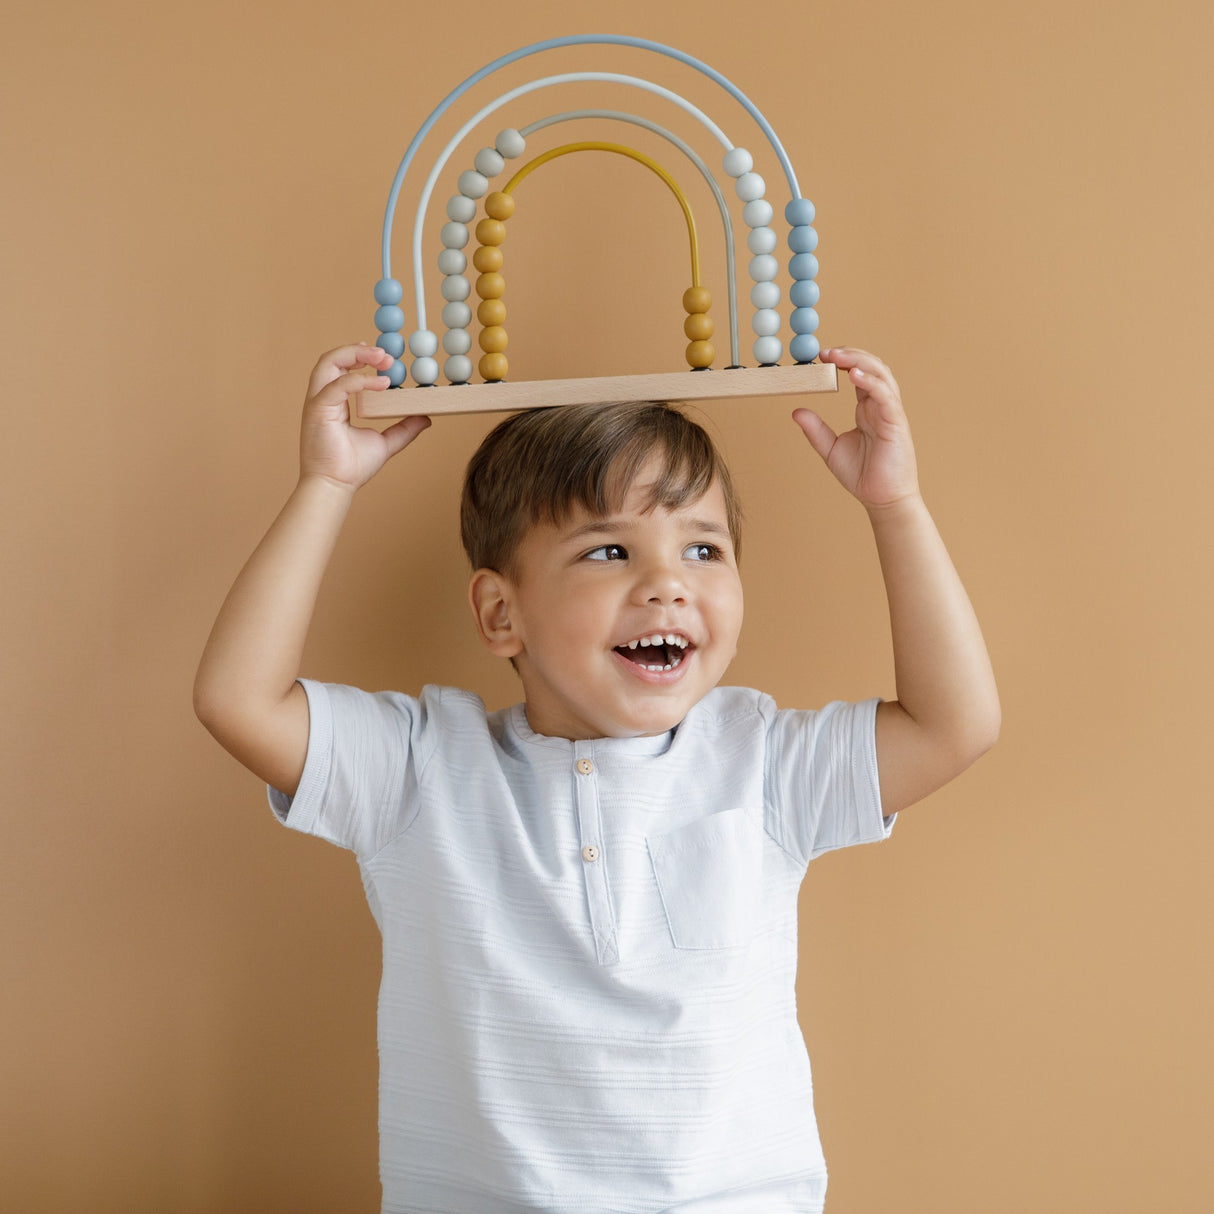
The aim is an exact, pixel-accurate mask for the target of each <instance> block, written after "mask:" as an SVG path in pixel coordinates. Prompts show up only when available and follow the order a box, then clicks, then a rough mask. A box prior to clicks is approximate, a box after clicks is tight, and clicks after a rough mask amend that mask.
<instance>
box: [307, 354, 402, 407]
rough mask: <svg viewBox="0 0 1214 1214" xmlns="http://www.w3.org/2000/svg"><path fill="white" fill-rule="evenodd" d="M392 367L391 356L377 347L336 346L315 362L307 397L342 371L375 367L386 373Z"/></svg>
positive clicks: (314, 393)
mask: <svg viewBox="0 0 1214 1214" xmlns="http://www.w3.org/2000/svg"><path fill="white" fill-rule="evenodd" d="M391 365H392V356H391V355H390V354H389V353H388V352H387V350H382V349H380V347H379V346H368V345H365V344H362V343H360V344H358V345H349V346H338V347H337V348H336V349H335V350H328V351H326V352H325V353H324V354H322V355H321V356H320V358H318V359H317V360H316V366H315V367H313V368H312V374H311V376H310V378H309V380H308V395H309V396H315V395H316V394H317V393H318V392H319V391H320V390H321V388H323V387H324V386H325V385H326V384H329V383H332V382H333V381H334V380H335V379H336V378H337V377H338V376H339V375H340V374H341V373H342V372H343V371H349V370H350V369H352V368H353V367H358V366H367V367H377V368H378V369H379V370H381V371H386V370H387V369H388V367H390V366H391Z"/></svg>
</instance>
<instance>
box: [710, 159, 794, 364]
mask: <svg viewBox="0 0 1214 1214" xmlns="http://www.w3.org/2000/svg"><path fill="white" fill-rule="evenodd" d="M722 167H723V168H724V170H725V172H726V173H727V174H728V175H729V176H730V177H732V178H733V179H734V192H735V193H736V194H737V196H738V198H739V199H741V201H742V203H743V204H744V206H743V209H742V217H743V219H744V220H745V222H746V226H747V227H748V228H750V232H749V233H748V235H747V237H746V247H747V248H748V249H749V250H750V254H751V257H750V264H749V266H748V267H747V269H748V271H749V273H750V277H751V281H752V282H753V283H754V286H753V287H751V289H750V302H751V303H752V304H754V308H755V313H754V316H753V317H752V319H751V327H752V328H753V329H754V331H755V343H754V345H753V347H752V351H753V353H754V356H755V361H756V362H757V363H758V364H759V365H760V366H764V367H769V366H772V365H773V364H775V363H778V362H779V361H780V355H781V354H783V353H784V346H783V344H782V343H781V341H780V339H779V337H777V336H776V335H777V334H778V333H779V332H780V313H779V312H778V311H777V310H776V309H777V308H778V307H779V304H780V287H779V285H778V284H777V282H776V281H775V279H776V275H777V274H778V273H779V272H780V265H779V262H777V261H776V259H775V257H774V256H773V254H774V253H775V250H776V246H777V244H778V240H777V237H776V233H775V230H774V229H773V228H772V226H771V219H772V215H773V214H774V212H773V210H772V206H771V203H770V202H768V201H767V199H766V198H764V197H763V195H764V194H765V193H766V192H767V183H766V182H765V181H764V180H763V178H762V177H761V176H760V175H759V174H758V173H756V172H755V171H754V157H753V156H751V154H750V153H749V152H748V151H747V150H746V149H745V148H743V147H733V148H730V149H729V151H728V152H726V153H725V158H724V160H723V161H722Z"/></svg>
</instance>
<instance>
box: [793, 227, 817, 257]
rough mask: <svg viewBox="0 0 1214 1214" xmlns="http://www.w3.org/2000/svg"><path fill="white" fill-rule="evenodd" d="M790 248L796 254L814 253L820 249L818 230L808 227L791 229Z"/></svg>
mask: <svg viewBox="0 0 1214 1214" xmlns="http://www.w3.org/2000/svg"><path fill="white" fill-rule="evenodd" d="M788 247H789V248H790V249H791V250H792V251H793V252H794V253H812V252H813V251H814V250H815V249H816V248H817V247H818V233H817V231H816V229H814V228H811V227H807V226H802V227H799V228H789V229H788Z"/></svg>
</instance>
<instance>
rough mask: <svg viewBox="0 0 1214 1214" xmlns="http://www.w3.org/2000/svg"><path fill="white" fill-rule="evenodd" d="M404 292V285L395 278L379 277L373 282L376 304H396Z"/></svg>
mask: <svg viewBox="0 0 1214 1214" xmlns="http://www.w3.org/2000/svg"><path fill="white" fill-rule="evenodd" d="M404 294H405V289H404V287H402V286H401V285H400V283H399V282H397V281H396V279H395V278H381V279H380V280H379V282H377V283H376V284H375V302H376V303H377V304H398V303H400V301H401V299H402V298H403V297H404Z"/></svg>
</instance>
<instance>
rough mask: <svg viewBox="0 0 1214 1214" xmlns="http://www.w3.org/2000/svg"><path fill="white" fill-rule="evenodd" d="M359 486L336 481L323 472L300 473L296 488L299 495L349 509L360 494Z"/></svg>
mask: <svg viewBox="0 0 1214 1214" xmlns="http://www.w3.org/2000/svg"><path fill="white" fill-rule="evenodd" d="M358 488H359V487H358V486H357V485H351V484H349V483H348V482H346V481H339V480H334V479H333V477H331V476H326V475H325V474H324V473H323V472H307V471H302V470H301V471H300V474H299V480H298V482H297V483H296V486H295V492H296V493H297V494H305V495H308V496H316V497H321V498H325V499H329V500H332V501H333V502H334V503H335V504H337V505H341V506H345V507H348V506H349V505H350V503H351V502H352V501H353V500H354V495H355V494H356V493H357V492H358Z"/></svg>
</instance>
